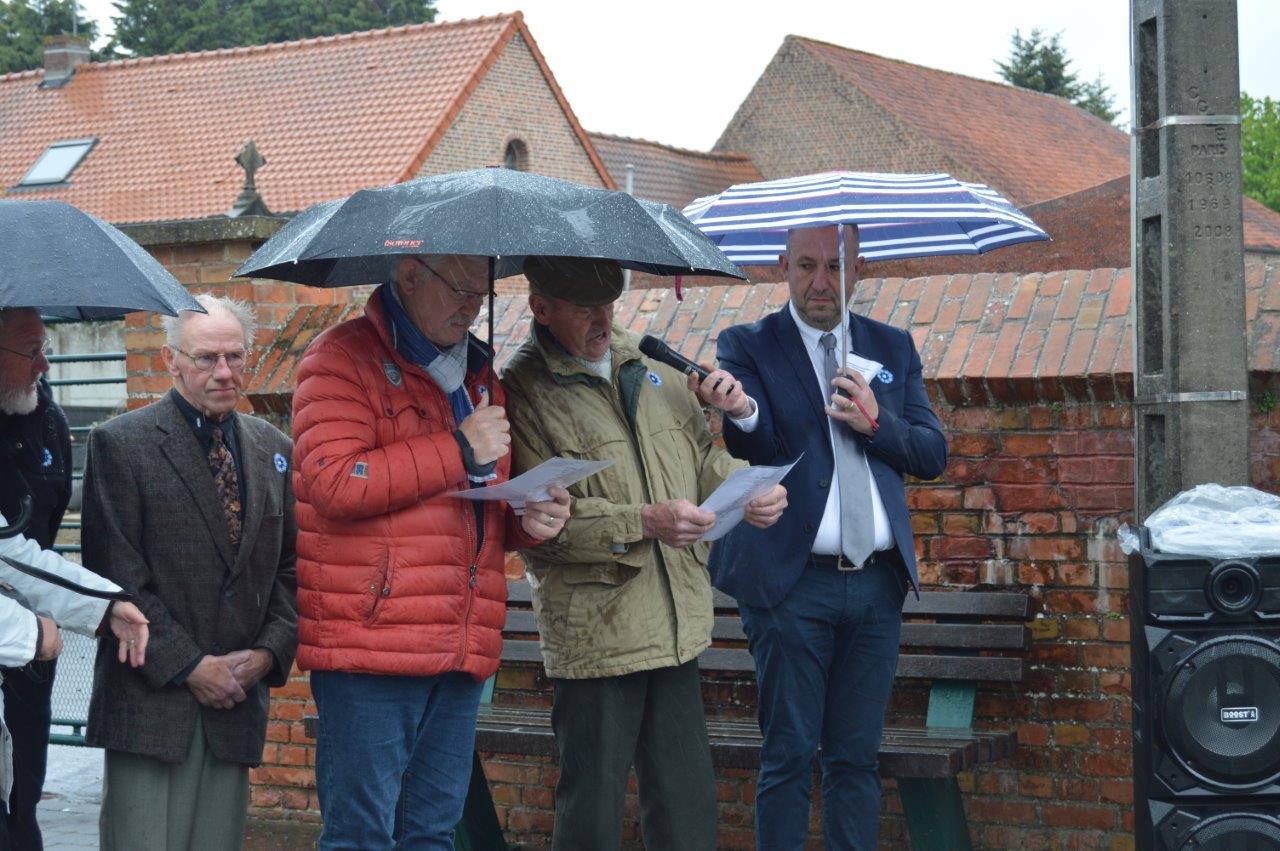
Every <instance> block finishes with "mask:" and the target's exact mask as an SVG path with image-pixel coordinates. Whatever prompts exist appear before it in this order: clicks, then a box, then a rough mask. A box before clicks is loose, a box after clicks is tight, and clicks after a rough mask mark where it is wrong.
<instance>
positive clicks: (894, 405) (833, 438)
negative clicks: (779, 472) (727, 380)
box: [711, 226, 947, 851]
mask: <svg viewBox="0 0 1280 851" xmlns="http://www.w3.org/2000/svg"><path fill="white" fill-rule="evenodd" d="M844 230H845V250H846V256H847V257H849V258H855V257H856V258H857V259H856V261H854V262H849V263H847V264H846V265H847V267H848V274H847V281H846V284H845V286H846V291H845V292H846V295H847V297H848V298H849V299H850V300H852V297H853V293H852V290H853V287H854V286H856V284H857V281H858V277H859V275H860V273H861V272H862V270H863V268H864V267H865V265H866V259H865V258H863V257H860V256H858V232H857V228H856V227H853V226H846V227H845V229H844ZM836 240H837V233H836V228H835V226H829V227H817V228H803V229H796V230H793V231H791V232H790V233H789V234H788V238H787V251H786V253H785V254H783V255H781V256H780V257H779V263H780V264H781V266H782V271H783V273H784V274H785V275H786V278H787V283H788V285H789V286H790V289H791V301H790V303H789V304H788V305H787V306H786V307H785V308H783V309H782V310H779V311H778V312H777V313H774V314H771V315H769V316H766V317H765V318H763V319H761V320H760V321H758V322H755V323H752V324H750V325H738V326H734V327H732V328H729V329H726V330H725V331H724V332H723V333H722V334H721V335H720V339H719V347H718V352H717V355H718V357H719V360H720V366H721V367H722V368H723V369H725V370H728V371H729V372H730V373H732V374H733V375H734V376H735V377H736V378H737V379H739V380H740V381H741V382H742V385H743V389H744V390H745V391H746V393H747V395H748V396H750V397H751V398H752V399H754V400H755V403H756V412H755V414H754V415H753V416H751V417H748V418H746V419H739V420H732V419H729V418H726V419H725V426H724V437H725V443H726V445H727V446H728V448H729V451H730V452H731V453H732V454H733V455H734V456H736V457H738V458H744V459H746V460H748V461H750V462H751V463H752V464H781V463H785V462H790V461H792V460H794V459H796V458H797V457H799V456H800V455H801V454H802V453H803V456H804V457H803V459H802V460H801V461H800V463H798V464H797V465H796V467H795V469H794V470H792V471H791V473H790V474H789V475H788V476H787V478H786V480H785V482H784V484H785V485H786V488H787V494H788V500H789V502H790V508H789V509H788V510H787V511H786V512H785V513H784V514H783V515H782V518H781V519H780V520H779V521H778V523H777V524H776V525H775V526H773V527H772V528H769V529H756V528H752V527H748V526H745V525H739V526H738V527H737V528H735V529H734V530H733V531H732V532H731V533H729V535H727V536H726V537H725V538H724V539H722V540H721V541H720V542H719V543H718V544H717V545H716V546H715V548H714V549H713V551H712V556H711V570H712V577H713V581H714V583H715V585H716V587H718V588H720V589H721V590H723V591H725V592H726V593H728V594H731V595H732V596H733V597H735V598H736V599H737V600H738V605H739V607H740V610H741V612H742V625H743V628H744V629H745V631H746V634H747V640H748V643H749V646H750V648H751V655H752V657H753V658H754V660H755V663H756V672H757V677H758V681H759V694H760V698H759V711H760V729H761V731H762V732H763V734H764V744H763V747H762V750H761V758H760V777H759V782H758V785H757V792H756V833H757V838H758V840H759V845H760V847H761V848H768V849H770V851H782V850H783V849H801V848H803V847H804V844H805V837H806V835H807V834H808V823H809V793H810V786H811V777H812V771H813V760H814V757H815V755H816V754H817V753H818V750H819V748H821V752H822V762H821V764H822V801H823V807H822V811H823V830H824V835H825V837H826V846H827V848H829V849H836V848H838V849H852V848H857V849H874V848H875V847H876V842H877V835H878V830H879V810H880V778H879V774H878V770H877V754H878V753H879V748H880V736H881V732H882V730H883V726H884V714H885V709H886V707H887V705H888V702H889V694H890V692H891V691H892V688H893V677H894V671H895V668H896V667H897V659H898V640H899V637H900V633H901V629H902V601H903V597H904V595H905V594H906V589H907V585H908V583H910V585H911V586H912V587H914V588H915V590H916V591H917V592H918V591H919V580H918V578H917V575H916V557H915V546H914V543H913V540H912V534H911V520H910V517H909V516H908V513H907V502H906V496H905V491H904V487H903V477H904V476H905V475H907V474H910V475H913V476H917V477H919V478H923V479H931V478H934V477H936V476H938V475H939V474H941V472H942V470H943V467H944V466H945V465H946V458H947V446H946V438H945V437H944V436H943V433H942V427H941V425H940V424H939V422H938V418H937V417H936V416H935V415H934V413H933V410H932V408H931V407H930V405H929V397H928V395H927V394H926V393H925V389H924V382H923V381H922V380H921V368H920V357H919V355H918V354H917V353H916V349H915V345H914V343H913V342H912V340H911V336H910V335H909V334H907V333H906V332H905V331H901V330H899V329H897V328H893V327H891V326H889V325H885V324H883V323H880V322H875V321H873V320H871V319H867V318H865V317H862V316H858V315H856V314H853V313H849V314H848V315H847V316H845V317H844V319H845V321H846V322H847V331H848V333H847V335H846V336H847V338H848V347H849V350H850V351H851V352H852V353H853V354H855V355H858V356H860V357H861V358H863V359H866V360H868V361H873V362H875V363H878V364H879V365H880V366H879V367H874V366H873V367H871V369H870V378H869V379H868V378H865V377H864V376H863V375H862V374H860V373H858V372H853V371H851V370H847V369H839V367H840V366H843V365H844V364H845V358H844V357H841V356H840V355H839V354H838V349H839V348H840V341H841V339H842V334H841V328H840V324H841V318H842V317H841V312H840V293H839V290H837V289H836V287H837V281H838V280H839V277H840V273H839V270H840V262H839V254H838V250H839V244H838V243H837V241H836ZM867 368H868V367H866V366H864V369H867ZM837 460H838V463H837Z"/></svg>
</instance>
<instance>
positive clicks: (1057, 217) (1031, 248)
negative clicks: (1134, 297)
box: [868, 176, 1280, 278]
mask: <svg viewBox="0 0 1280 851" xmlns="http://www.w3.org/2000/svg"><path fill="white" fill-rule="evenodd" d="M1023 210H1024V211H1025V212H1026V213H1027V215H1029V216H1031V218H1032V219H1034V220H1035V221H1036V223H1037V224H1039V225H1040V226H1041V227H1042V228H1044V229H1045V231H1047V232H1048V234H1049V236H1050V237H1052V239H1053V241H1052V242H1027V243H1023V244H1022V245H1014V246H1011V247H1009V248H1001V249H999V250H997V251H992V252H989V253H987V254H980V255H977V256H974V257H922V258H920V259H916V260H892V261H888V262H884V263H873V264H871V265H870V266H869V267H868V271H869V272H870V273H871V274H874V275H876V276H877V277H904V278H916V277H921V276H925V275H938V274H949V275H955V274H960V273H964V272H968V273H977V272H1052V271H1054V270H1058V269H1102V268H1106V267H1109V266H1119V267H1123V266H1128V265H1129V178H1128V177H1127V176H1125V177H1117V178H1115V179H1114V180H1109V181H1107V182H1106V183H1102V184H1099V185H1098V186H1092V187H1090V188H1088V189H1085V190H1082V191H1080V192H1073V193H1071V194H1070V195H1064V196H1063V197H1061V198H1054V199H1051V200H1049V201H1042V202H1040V203H1039V204H1031V205H1029V206H1027V207H1024V208H1023ZM1244 249H1245V251H1246V252H1256V253H1280V213H1277V212H1275V211H1274V210H1269V209H1267V208H1266V207H1264V206H1262V205H1261V204H1259V203H1258V202H1257V201H1254V200H1253V199H1252V198H1245V199H1244Z"/></svg>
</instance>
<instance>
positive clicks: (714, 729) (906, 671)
mask: <svg viewBox="0 0 1280 851" xmlns="http://www.w3.org/2000/svg"><path fill="white" fill-rule="evenodd" d="M507 588H508V596H509V604H508V610H507V622H506V629H505V635H504V641H503V647H502V664H503V666H504V668H506V667H526V668H536V669H539V670H540V669H541V667H542V654H541V652H540V651H539V648H538V628H537V621H536V619H535V617H534V614H533V611H532V608H531V601H530V589H529V585H528V583H526V582H524V581H513V582H509V583H508V586H507ZM715 607H716V617H715V623H714V626H713V629H712V639H713V646H712V647H711V648H710V649H708V650H706V651H705V652H704V653H703V654H702V655H701V656H700V657H699V665H700V667H701V668H702V671H703V674H704V677H706V678H708V679H712V680H715V679H718V678H728V679H730V680H735V679H736V680H738V681H742V680H745V681H753V680H754V673H755V666H754V665H753V663H752V659H751V655H750V654H749V653H748V652H747V650H746V636H745V635H744V634H743V631H742V622H741V620H740V619H739V617H738V608H737V604H736V603H735V601H734V600H733V599H732V598H730V597H727V596H725V595H723V594H720V593H719V592H717V593H716V595H715ZM902 612H903V618H904V622H903V627H902V642H901V655H900V656H899V658H898V670H897V677H898V679H899V680H904V681H920V682H924V683H927V684H928V685H929V696H928V709H927V714H926V717H925V722H924V725H923V726H886V727H885V730H884V737H883V740H882V742H881V745H880V773H881V775H882V776H884V777H891V778H894V780H895V781H896V782H897V785H898V793H899V796H900V798H901V800H902V806H903V811H904V813H905V815H906V820H907V829H908V832H909V834H910V837H911V844H912V847H914V848H916V849H942V848H946V849H965V848H970V847H971V844H970V837H969V830H968V824H967V821H966V819H965V814H964V805H963V801H962V800H961V797H960V788H959V785H958V784H957V782H956V776H957V775H958V774H959V773H960V772H962V771H968V770H971V769H973V768H975V767H977V766H980V765H983V764H986V763H991V762H996V761H999V760H1004V759H1009V758H1011V757H1012V756H1013V755H1014V751H1015V750H1016V748H1017V733H1016V732H1015V731H1013V730H995V731H992V730H974V729H973V726H972V723H973V709H974V701H975V697H976V694H977V690H978V687H979V685H980V684H995V685H996V687H999V685H1004V686H1006V687H1009V686H1013V685H1014V684H1017V683H1019V682H1021V680H1022V677H1023V670H1024V663H1023V657H1022V654H1023V651H1025V650H1026V648H1027V646H1028V644H1029V641H1030V635H1029V632H1028V630H1027V628H1026V625H1025V622H1026V621H1027V620H1028V619H1029V618H1030V617H1031V613H1032V612H1031V601H1030V598H1029V597H1028V596H1027V595H1026V594H1023V593H1014V592H985V591H964V592H962V591H926V592H924V593H922V594H921V595H920V599H919V600H916V598H915V595H913V594H908V595H907V599H906V602H905V604H904V605H903V609H902ZM492 687H493V680H490V682H489V685H488V687H487V688H486V691H485V698H484V700H485V703H484V704H483V705H482V706H481V707H480V716H479V720H478V723H477V729H476V749H477V751H483V752H485V753H501V754H508V755H523V756H551V757H555V756H556V754H557V751H556V747H555V738H554V736H553V734H552V732H551V713H550V710H549V709H546V708H539V707H524V706H504V705H501V704H494V703H492V702H491V700H492V695H493V692H492ZM306 720H307V722H308V728H309V730H308V733H309V735H313V736H314V717H312V718H308V719H306ZM707 732H708V735H709V738H710V742H711V755H712V760H713V762H714V763H715V764H716V765H717V766H719V767H724V768H746V769H754V768H758V767H759V765H760V730H759V727H758V726H757V725H756V723H755V720H754V718H753V717H752V718H738V719H723V718H717V717H714V716H713V717H709V718H708V719H707ZM476 766H477V768H479V769H480V770H477V771H475V772H474V773H473V776H472V783H471V789H470V793H469V795H468V799H467V812H466V815H465V816H464V819H463V822H462V823H461V824H460V825H459V832H458V840H457V846H456V847H457V848H458V849H459V851H480V849H485V851H502V849H504V848H507V847H509V846H507V845H506V844H505V841H504V839H503V837H502V832H501V829H500V827H499V826H498V821H497V817H496V815H495V814H494V810H493V803H492V798H491V796H490V794H489V790H488V788H487V785H486V783H485V779H484V775H483V769H482V768H480V763H479V760H478V758H477V762H476Z"/></svg>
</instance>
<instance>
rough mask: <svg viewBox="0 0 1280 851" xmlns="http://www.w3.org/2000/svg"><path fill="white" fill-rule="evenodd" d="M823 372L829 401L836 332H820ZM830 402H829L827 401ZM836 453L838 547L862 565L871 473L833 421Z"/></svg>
mask: <svg viewBox="0 0 1280 851" xmlns="http://www.w3.org/2000/svg"><path fill="white" fill-rule="evenodd" d="M822 350H823V356H822V372H823V375H824V376H825V377H826V382H827V383H826V385H825V387H826V391H827V392H826V396H825V397H824V398H825V399H827V400H830V398H831V394H832V393H833V392H834V389H833V388H832V386H831V379H833V378H835V377H836V335H835V334H832V333H831V332H830V331H828V332H827V333H825V334H823V335H822ZM828 404H829V402H828ZM831 431H832V434H833V435H834V438H835V440H834V444H835V451H836V454H837V455H838V456H839V457H838V460H837V462H836V480H837V482H838V484H839V486H840V549H841V551H842V552H843V553H844V555H845V558H847V559H849V560H850V561H852V562H853V563H854V564H856V565H859V566H861V565H862V563H863V562H865V561H866V560H867V556H869V555H871V551H872V550H873V549H874V548H875V536H876V527H875V521H874V520H873V518H872V515H871V473H870V471H869V470H868V469H867V461H866V459H865V458H864V457H863V454H862V446H861V444H859V443H858V438H857V437H856V435H855V433H854V431H853V429H851V428H849V426H847V425H845V424H844V423H840V422H836V421H834V420H832V422H831Z"/></svg>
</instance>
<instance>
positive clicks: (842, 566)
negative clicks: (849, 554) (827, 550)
mask: <svg viewBox="0 0 1280 851" xmlns="http://www.w3.org/2000/svg"><path fill="white" fill-rule="evenodd" d="M901 562H902V557H901V556H899V555H898V548H897V547H890V548H889V549H887V550H877V551H875V552H873V553H872V554H871V555H869V556H867V560H866V561H864V562H863V563H862V564H860V565H858V564H854V563H853V562H851V561H849V559H847V558H845V557H844V556H826V555H819V554H818V553H810V554H809V563H810V564H812V565H813V566H814V567H822V568H826V569H828V570H842V571H846V572H850V571H855V570H865V569H867V568H869V567H876V566H877V565H894V564H901Z"/></svg>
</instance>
